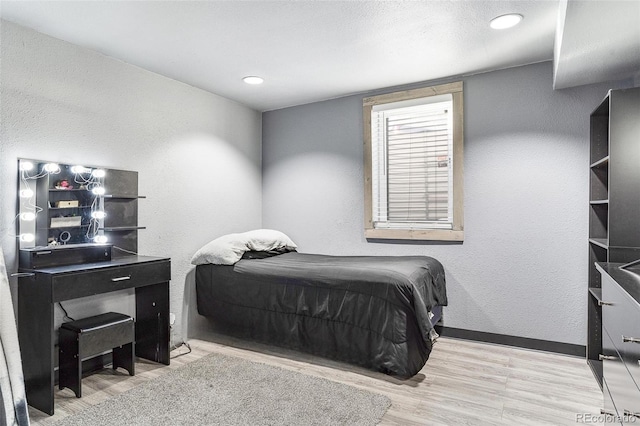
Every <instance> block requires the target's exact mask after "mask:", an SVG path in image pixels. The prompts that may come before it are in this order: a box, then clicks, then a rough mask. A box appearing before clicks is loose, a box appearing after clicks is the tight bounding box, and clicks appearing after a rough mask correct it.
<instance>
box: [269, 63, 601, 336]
mask: <svg viewBox="0 0 640 426" xmlns="http://www.w3.org/2000/svg"><path fill="white" fill-rule="evenodd" d="M463 80H464V101H465V148H464V149H465V155H464V191H465V197H464V208H465V211H464V213H465V215H464V216H465V223H464V224H465V240H464V243H463V244H461V245H459V244H433V243H432V244H429V243H405V244H398V243H395V244H393V243H381V242H367V240H366V239H365V238H364V235H363V234H364V231H363V230H364V211H363V187H364V183H363V142H362V98H363V97H365V96H370V95H372V94H377V93H383V92H384V93H386V92H392V91H394V90H396V89H397V88H396V89H388V90H381V91H377V92H375V93H367V94H363V95H359V96H350V97H345V98H341V99H335V100H330V101H326V102H320V103H314V104H309V105H303V106H298V107H292V108H287V109H282V110H277V111H272V112H268V113H265V114H264V115H263V135H262V138H263V226H264V227H267V228H275V229H279V230H282V231H284V232H285V233H287V234H289V236H290V237H291V238H293V240H294V241H295V242H296V243H297V244H298V245H299V247H300V249H299V250H300V251H303V252H311V253H325V254H334V255H358V254H361V255H410V254H420V255H429V256H433V257H435V258H437V259H439V260H440V261H441V262H442V263H443V265H444V266H445V270H446V274H447V288H448V293H449V302H450V303H449V307H448V308H447V309H446V311H445V325H446V326H450V327H456V328H463V329H468V330H476V331H483V332H489V333H499V334H507V335H514V336H521V337H529V338H536V339H543V340H549V341H557V342H564V343H572V344H580V345H584V344H585V336H586V300H587V295H586V286H587V284H586V279H587V225H588V215H587V213H588V209H587V201H588V165H589V152H588V151H589V148H588V135H589V114H590V113H591V111H592V109H593V108H594V107H595V106H596V105H598V104H599V102H600V101H601V100H602V98H603V97H604V96H605V94H606V91H607V90H608V89H609V88H610V86H609V85H607V84H601V85H594V86H585V87H580V88H575V89H566V90H561V91H553V90H552V65H551V63H549V62H547V63H542V64H535V65H530V66H525V67H519V68H513V69H509V70H503V71H496V72H490V73H486V74H480V75H475V76H470V77H466V78H464V79H463ZM438 83H439V82H438ZM416 86H419V85H413V86H409V87H416ZM409 87H406V88H409Z"/></svg>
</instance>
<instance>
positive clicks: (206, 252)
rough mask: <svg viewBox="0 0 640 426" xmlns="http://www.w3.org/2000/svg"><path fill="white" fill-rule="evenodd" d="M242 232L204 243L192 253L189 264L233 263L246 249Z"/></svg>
mask: <svg viewBox="0 0 640 426" xmlns="http://www.w3.org/2000/svg"><path fill="white" fill-rule="evenodd" d="M241 235H242V234H228V235H223V236H222V237H220V238H216V239H215V240H213V241H211V242H210V243H207V244H205V245H204V246H203V247H201V248H200V250H198V251H197V252H196V254H194V255H193V257H192V258H191V264H193V265H205V264H207V263H213V264H214V265H233V264H235V263H236V262H237V261H238V260H240V258H241V257H242V255H243V254H244V252H245V251H246V250H247V244H246V242H245V240H244V239H243V238H242V237H241Z"/></svg>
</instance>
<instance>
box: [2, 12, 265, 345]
mask: <svg viewBox="0 0 640 426" xmlns="http://www.w3.org/2000/svg"><path fill="white" fill-rule="evenodd" d="M1 22H2V45H1V48H2V50H1V52H2V56H1V58H2V62H1V65H2V74H1V90H2V93H1V95H2V115H1V118H2V133H1V135H0V137H1V141H2V142H1V145H0V179H1V180H0V200H2V203H1V204H0V231H1V232H0V238H2V247H3V249H4V251H5V255H6V256H7V259H6V260H7V266H8V268H9V270H10V271H11V270H16V268H17V264H16V256H15V254H16V242H15V237H13V235H12V234H13V233H14V229H15V228H14V224H13V219H14V217H15V199H16V185H17V183H16V182H17V158H18V157H25V158H35V159H42V160H52V161H58V162H61V163H70V164H74V163H80V164H86V165H100V166H106V167H111V168H119V169H127V170H137V171H138V172H139V187H140V194H142V195H146V196H147V199H144V200H141V201H140V204H139V205H140V207H139V211H140V212H139V216H140V217H139V222H140V225H141V226H146V227H147V229H146V230H141V231H140V232H139V252H140V253H142V254H146V255H155V256H166V257H171V259H172V281H171V310H172V312H175V313H176V315H177V324H176V328H175V331H174V332H175V333H177V334H176V336H175V340H178V339H179V337H180V336H179V334H180V332H181V331H182V330H181V328H182V323H183V313H184V317H185V318H186V316H187V312H186V311H187V310H185V312H183V305H185V298H186V300H187V303H188V302H189V301H190V300H192V291H191V290H192V285H193V282H192V277H193V274H191V273H190V271H191V270H192V266H191V265H190V264H189V260H190V258H191V255H192V254H193V253H194V252H195V251H196V250H197V249H198V248H199V247H200V246H202V245H203V244H205V243H206V242H208V241H210V240H211V239H213V237H217V236H219V235H222V234H225V233H228V232H236V231H240V230H247V229H251V228H257V227H259V226H260V222H261V165H260V163H261V134H260V132H261V115H260V113H258V112H256V111H253V110H251V109H249V108H246V107H244V106H242V105H240V104H238V103H236V102H232V101H230V100H228V99H225V98H222V97H220V96H216V95H214V94H211V93H208V92H205V91H202V90H199V89H195V88H193V87H191V86H188V85H186V84H183V83H179V82H177V81H174V80H171V79H168V78H165V77H162V76H160V75H157V74H154V73H151V72H148V71H145V70H143V69H140V68H137V67H134V66H131V65H129V64H126V63H124V62H121V61H118V60H115V59H112V58H109V57H106V56H103V55H100V54H98V53H96V52H93V51H90V50H87V49H83V48H79V47H77V46H75V45H72V44H69V43H65V42H62V41H60V40H57V39H54V38H51V37H48V36H44V35H42V34H39V33H37V32H34V31H32V30H30V29H26V28H23V27H20V26H17V25H15V24H12V23H9V22H6V21H1ZM12 284H13V293H14V298H15V293H16V292H15V286H16V282H15V280H13V282H12ZM185 285H186V296H185V294H184V293H185ZM65 305H66V308H67V310H68V311H69V314H70V315H71V316H77V317H83V316H87V315H91V314H93V313H95V312H96V311H98V310H116V311H118V310H119V311H123V310H125V311H129V312H130V313H133V311H134V305H133V299H132V296H131V293H130V292H126V291H125V292H124V293H118V294H112V295H108V296H100V297H93V298H85V299H80V300H76V301H70V302H66V303H65ZM57 319H58V321H60V319H61V315H60V312H57Z"/></svg>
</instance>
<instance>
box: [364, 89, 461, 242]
mask: <svg viewBox="0 0 640 426" xmlns="http://www.w3.org/2000/svg"><path fill="white" fill-rule="evenodd" d="M462 86H463V85H462V82H461V81H458V82H454V83H448V84H441V85H437V86H430V87H422V88H419V89H412V90H404V91H400V92H393V93H386V94H383V95H377V96H370V97H366V98H364V99H363V101H362V111H363V123H364V125H363V130H364V212H365V217H364V228H365V229H364V234H365V237H366V238H367V239H394V240H425V241H463V240H464V192H463V191H464V185H463V172H464V120H463V117H464V103H463V91H462ZM446 94H451V95H452V97H453V154H452V158H453V223H452V229H410V228H407V229H379V228H374V225H373V193H372V181H373V180H372V152H371V112H372V109H373V107H374V106H375V105H381V104H387V103H392V102H399V101H405V100H410V99H416V98H425V97H429V96H437V95H446Z"/></svg>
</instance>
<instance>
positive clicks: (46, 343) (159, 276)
mask: <svg viewBox="0 0 640 426" xmlns="http://www.w3.org/2000/svg"><path fill="white" fill-rule="evenodd" d="M21 255H22V253H21ZM28 255H29V253H28V252H27V254H26V256H28ZM21 260H22V259H21ZM22 264H23V262H21V265H22ZM19 275H20V278H19V282H18V335H19V338H20V348H21V352H22V364H23V371H24V379H25V387H26V392H27V402H28V403H29V405H31V406H32V407H34V408H37V409H38V410H41V411H43V412H45V413H47V414H50V415H53V412H54V381H55V372H54V369H55V357H54V351H55V350H56V348H55V336H56V334H57V330H56V328H55V324H54V308H55V304H56V303H57V302H64V301H65V300H71V299H77V298H80V297H86V296H92V295H97V294H103V293H108V292H113V291H118V290H124V289H129V288H135V300H136V301H135V303H136V314H135V321H136V323H135V353H136V355H137V356H138V357H141V358H145V359H149V360H151V361H155V362H159V363H162V364H165V365H169V345H170V343H169V281H170V279H171V260H170V259H168V258H160V257H148V256H125V257H117V258H113V259H109V260H104V261H97V262H89V263H78V264H71V265H62V266H45V267H35V268H24V267H21V268H20V274H19Z"/></svg>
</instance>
